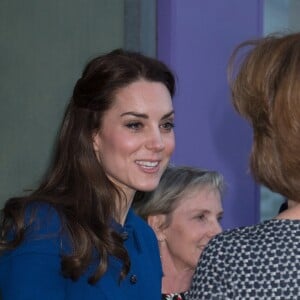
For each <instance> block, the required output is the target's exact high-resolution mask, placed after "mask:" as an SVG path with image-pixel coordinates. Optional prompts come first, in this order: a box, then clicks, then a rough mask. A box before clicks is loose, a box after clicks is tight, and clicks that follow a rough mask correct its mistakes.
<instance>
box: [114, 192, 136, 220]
mask: <svg viewBox="0 0 300 300" xmlns="http://www.w3.org/2000/svg"><path fill="white" fill-rule="evenodd" d="M133 197H134V193H131V194H124V197H122V199H121V200H120V201H119V202H117V213H118V218H117V221H118V222H119V223H120V224H121V225H124V224H125V220H126V217H127V214H128V211H129V209H130V207H131V204H132V201H133Z"/></svg>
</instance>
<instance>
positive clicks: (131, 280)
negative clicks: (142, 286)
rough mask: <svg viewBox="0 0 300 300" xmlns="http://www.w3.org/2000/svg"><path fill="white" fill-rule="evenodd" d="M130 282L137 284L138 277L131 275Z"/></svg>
mask: <svg viewBox="0 0 300 300" xmlns="http://www.w3.org/2000/svg"><path fill="white" fill-rule="evenodd" d="M129 281H130V283H131V284H136V282H137V276H136V275H131V276H130V279H129Z"/></svg>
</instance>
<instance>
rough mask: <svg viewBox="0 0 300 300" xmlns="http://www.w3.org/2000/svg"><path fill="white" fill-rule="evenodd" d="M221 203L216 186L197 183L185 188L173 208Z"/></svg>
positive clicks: (185, 208)
mask: <svg viewBox="0 0 300 300" xmlns="http://www.w3.org/2000/svg"><path fill="white" fill-rule="evenodd" d="M219 205H221V195H220V192H219V190H218V189H217V188H215V187H213V186H211V185H209V184H204V185H199V186H195V187H191V188H189V189H187V190H186V191H185V192H184V193H183V194H182V196H181V197H180V200H179V202H178V205H177V207H176V208H175V210H190V209H197V208H201V209H203V208H208V207H210V206H219Z"/></svg>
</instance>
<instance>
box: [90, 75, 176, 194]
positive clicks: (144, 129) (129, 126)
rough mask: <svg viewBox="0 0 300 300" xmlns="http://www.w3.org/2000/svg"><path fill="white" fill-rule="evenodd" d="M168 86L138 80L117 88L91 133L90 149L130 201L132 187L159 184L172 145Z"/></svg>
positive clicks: (133, 188)
mask: <svg viewBox="0 0 300 300" xmlns="http://www.w3.org/2000/svg"><path fill="white" fill-rule="evenodd" d="M173 127H174V112H173V105H172V99H171V96H170V93H169V91H168V89H167V88H166V87H165V86H164V85H163V84H162V83H158V82H149V81H145V80H139V81H136V82H134V83H131V84H130V85H128V86H126V87H124V88H121V89H120V90H118V92H117V93H116V95H115V100H114V104H113V106H112V107H111V108H110V109H109V110H108V111H107V112H106V113H105V114H104V116H103V119H102V122H101V128H100V130H99V132H98V133H97V134H96V135H95V136H94V150H95V152H96V155H97V157H98V159H99V161H100V163H101V165H102V166H103V168H104V171H105V172H106V174H107V176H108V177H109V178H110V180H111V181H112V182H114V183H115V184H116V185H117V186H118V187H119V188H121V190H122V191H123V192H125V194H126V196H127V199H128V200H131V199H132V197H133V195H134V193H135V191H136V190H141V191H151V190H153V189H154V188H156V186H157V185H158V183H159V180H160V177H161V175H162V173H163V171H164V170H165V168H166V166H167V164H168V162H169V159H170V157H171V154H172V152H173V150H174V146H175V138H174V132H173Z"/></svg>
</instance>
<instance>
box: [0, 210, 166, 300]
mask: <svg viewBox="0 0 300 300" xmlns="http://www.w3.org/2000/svg"><path fill="white" fill-rule="evenodd" d="M115 226H116V229H117V230H118V231H119V232H120V233H122V232H125V233H126V234H128V236H127V239H126V240H125V241H124V245H125V248H126V249H127V251H128V254H129V257H130V261H131V268H130V272H129V274H128V275H127V277H126V278H125V279H124V280H123V281H122V282H121V283H120V284H119V282H118V279H119V273H120V269H121V262H120V261H119V260H118V259H116V258H114V257H110V259H109V268H108V270H107V272H106V273H105V274H104V276H103V277H101V279H100V280H99V281H98V282H97V283H96V284H94V285H90V284H89V283H88V282H87V279H88V277H89V275H90V272H91V270H93V268H94V267H95V266H93V265H92V266H90V268H89V269H88V270H87V271H86V272H85V274H84V275H83V276H81V277H80V278H79V279H78V280H77V281H75V282H74V281H72V280H71V279H68V278H64V277H63V276H62V275H61V266H60V255H61V253H62V249H65V247H66V244H67V242H66V241H65V239H63V238H62V236H61V234H59V231H60V229H61V222H60V218H59V217H58V214H57V213H56V212H55V211H54V209H49V207H47V206H41V207H39V209H38V213H37V216H36V221H35V223H34V224H33V226H31V228H29V231H28V234H27V236H26V239H25V240H24V241H23V242H22V244H21V245H20V246H19V247H17V248H16V249H15V250H12V251H8V252H6V253H5V254H4V255H2V256H1V257H0V289H1V293H2V300H41V299H43V300H77V299H78V300H85V299H86V300H96V299H97V300H100V299H101V300H104V299H107V300H109V299H112V300H118V299H120V300H126V299H128V300H129V299H130V300H134V299H143V300H156V299H157V300H159V299H160V298H161V279H162V269H161V263H160V257H159V250H158V245H157V240H156V237H155V235H154V233H153V231H152V229H151V228H150V227H149V226H148V225H147V224H146V223H145V222H144V221H143V220H142V219H140V218H139V217H138V216H136V215H135V214H134V212H133V211H132V210H130V211H129V213H128V216H127V219H126V222H125V225H124V226H121V225H119V224H115Z"/></svg>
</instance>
